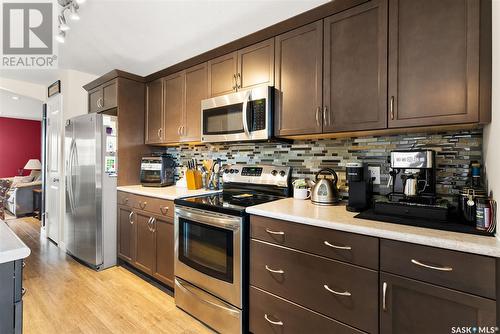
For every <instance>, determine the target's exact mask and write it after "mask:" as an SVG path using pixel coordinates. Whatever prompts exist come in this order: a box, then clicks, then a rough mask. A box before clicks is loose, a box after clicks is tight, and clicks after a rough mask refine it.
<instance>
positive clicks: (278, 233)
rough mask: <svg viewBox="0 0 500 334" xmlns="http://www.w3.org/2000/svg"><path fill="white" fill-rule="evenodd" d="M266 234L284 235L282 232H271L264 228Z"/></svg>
mask: <svg viewBox="0 0 500 334" xmlns="http://www.w3.org/2000/svg"><path fill="white" fill-rule="evenodd" d="M266 232H267V233H269V234H277V235H285V232H282V231H271V230H270V229H267V228H266Z"/></svg>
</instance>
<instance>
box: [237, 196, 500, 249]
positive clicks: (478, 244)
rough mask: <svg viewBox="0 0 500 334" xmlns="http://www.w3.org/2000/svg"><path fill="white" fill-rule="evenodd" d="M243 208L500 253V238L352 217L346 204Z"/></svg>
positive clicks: (300, 202) (295, 202)
mask: <svg viewBox="0 0 500 334" xmlns="http://www.w3.org/2000/svg"><path fill="white" fill-rule="evenodd" d="M246 211H247V212H248V213H250V214H255V215H259V216H265V217H269V218H276V219H282V220H288V221H292V222H296V223H301V224H307V225H313V226H319V227H325V228H330V229H334V230H340V231H346V232H352V233H358V234H364V235H369V236H373V237H379V238H386V239H393V240H399V241H405V242H411V243H415V244H421V245H426V246H434V247H439V248H446V249H451V250H457V251H462V252H468V253H474V254H480V255H488V256H493V257H500V240H499V239H497V238H495V237H486V236H480V235H473V234H465V233H457V232H448V231H441V230H433V229H429V228H422V227H413V226H407V225H399V224H392V223H384V222H378V221H373V220H366V219H358V218H354V216H355V215H356V213H354V212H349V211H347V210H346V209H345V206H318V205H314V204H312V203H311V201H309V200H296V199H293V198H286V199H282V200H278V201H274V202H269V203H265V204H260V205H256V206H252V207H249V208H247V210H246Z"/></svg>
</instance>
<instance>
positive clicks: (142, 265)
mask: <svg viewBox="0 0 500 334" xmlns="http://www.w3.org/2000/svg"><path fill="white" fill-rule="evenodd" d="M135 216H136V219H135V224H136V227H135V228H136V242H135V261H134V262H135V265H136V266H137V268H139V269H140V270H142V271H144V272H145V273H146V274H149V275H152V274H153V266H154V261H155V245H154V241H155V238H154V234H153V229H152V227H151V224H150V219H151V216H149V215H147V214H145V213H140V212H138V213H136V215H135Z"/></svg>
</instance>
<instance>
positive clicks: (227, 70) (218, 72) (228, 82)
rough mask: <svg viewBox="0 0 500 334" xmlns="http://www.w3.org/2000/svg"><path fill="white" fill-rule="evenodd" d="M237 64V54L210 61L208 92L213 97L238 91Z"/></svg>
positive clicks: (233, 53)
mask: <svg viewBox="0 0 500 334" xmlns="http://www.w3.org/2000/svg"><path fill="white" fill-rule="evenodd" d="M237 64H238V53H237V52H232V53H229V54H227V55H224V56H221V57H218V58H215V59H212V60H210V61H208V90H209V92H210V96H211V97H213V96H218V95H224V94H228V93H232V92H234V91H236V72H237V71H238V66H237Z"/></svg>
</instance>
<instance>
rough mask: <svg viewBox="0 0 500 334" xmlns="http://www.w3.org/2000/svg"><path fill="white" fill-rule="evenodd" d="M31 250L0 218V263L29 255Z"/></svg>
mask: <svg viewBox="0 0 500 334" xmlns="http://www.w3.org/2000/svg"><path fill="white" fill-rule="evenodd" d="M30 253H31V250H30V249H29V248H28V247H27V246H26V245H25V244H24V242H22V241H21V239H19V237H18V236H17V235H16V234H15V233H14V232H13V231H12V230H11V229H10V228H9V226H7V223H5V222H4V221H2V220H0V263H5V262H11V261H15V260H19V259H24V258H25V257H28V255H30Z"/></svg>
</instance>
